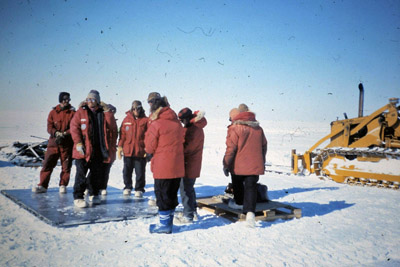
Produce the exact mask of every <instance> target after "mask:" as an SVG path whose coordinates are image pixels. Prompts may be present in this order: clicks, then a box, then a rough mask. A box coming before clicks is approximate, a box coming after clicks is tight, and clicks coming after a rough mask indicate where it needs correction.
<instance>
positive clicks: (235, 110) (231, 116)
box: [229, 108, 240, 121]
mask: <svg viewBox="0 0 400 267" xmlns="http://www.w3.org/2000/svg"><path fill="white" fill-rule="evenodd" d="M239 113H240V111H239V109H238V108H233V109H231V111H229V119H230V120H231V121H234V118H235V117H236V116H237V115H239Z"/></svg>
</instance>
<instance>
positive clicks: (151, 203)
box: [147, 198, 157, 206]
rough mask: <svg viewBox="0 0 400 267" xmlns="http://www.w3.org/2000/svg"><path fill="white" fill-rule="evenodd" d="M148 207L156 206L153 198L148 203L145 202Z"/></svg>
mask: <svg viewBox="0 0 400 267" xmlns="http://www.w3.org/2000/svg"><path fill="white" fill-rule="evenodd" d="M147 204H148V205H149V206H157V202H156V200H155V199H154V198H150V199H149V201H148V202H147Z"/></svg>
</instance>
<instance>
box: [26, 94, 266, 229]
mask: <svg viewBox="0 0 400 267" xmlns="http://www.w3.org/2000/svg"><path fill="white" fill-rule="evenodd" d="M70 101H71V98H70V94H69V93H67V92H61V93H60V94H59V104H58V105H57V106H56V107H54V108H53V109H52V110H51V112H50V113H49V116H48V119H47V131H48V133H49V134H50V137H49V141H48V147H47V151H46V154H45V158H44V160H43V166H42V169H41V171H40V182H39V184H38V185H37V186H35V187H34V188H33V189H32V191H33V192H34V193H45V192H47V189H48V186H49V181H50V176H51V173H52V171H53V169H54V167H55V166H56V165H57V161H58V159H60V161H61V174H60V182H59V192H60V194H65V193H67V186H68V183H69V179H70V171H71V167H72V159H74V160H75V166H76V175H75V184H74V187H73V196H74V205H75V206H76V207H78V208H86V207H88V206H89V205H88V202H89V204H92V205H94V204H101V198H100V197H99V196H100V195H103V196H106V195H107V190H106V189H107V183H108V179H109V173H110V168H111V166H112V164H113V162H114V160H115V159H116V157H118V159H120V160H121V159H122V158H123V162H124V165H123V172H122V173H123V181H124V185H125V186H124V189H123V195H125V196H129V195H131V194H132V190H134V197H135V198H142V197H143V194H144V193H145V186H146V164H147V162H150V164H151V165H150V169H151V171H152V173H153V178H154V194H155V203H156V205H157V207H158V213H159V223H157V224H151V225H150V228H149V231H150V233H171V232H172V226H173V224H188V223H193V221H195V220H197V213H196V209H197V203H196V192H195V188H194V185H195V182H196V178H198V177H200V171H201V163H202V153H203V146H204V131H203V128H204V127H205V126H206V125H207V120H206V118H205V116H204V112H201V111H195V112H193V111H192V110H191V109H190V108H187V107H186V108H183V109H182V110H180V112H179V113H178V114H176V113H175V111H173V110H172V109H171V108H170V105H169V103H168V100H167V98H166V97H165V96H161V95H160V94H159V93H157V92H152V93H150V94H149V96H148V98H147V103H148V105H149V107H150V115H149V117H147V116H146V115H145V109H144V108H143V106H142V103H141V102H140V101H139V100H135V101H133V103H132V106H131V108H130V110H128V111H127V112H126V117H125V118H124V120H123V121H122V123H121V126H120V129H119V131H118V127H117V123H116V119H115V117H114V114H115V113H116V108H115V107H114V106H112V105H110V104H105V103H104V102H103V101H101V100H100V93H99V92H98V91H96V90H91V91H90V92H89V94H88V96H87V98H86V100H85V101H83V102H81V103H80V105H79V109H78V110H77V111H75V109H74V108H73V107H72V106H71V105H70ZM229 119H230V121H231V125H229V126H228V134H227V138H226V152H225V156H224V159H223V171H224V174H225V175H226V176H229V173H230V174H231V177H232V186H233V190H234V199H233V200H231V201H230V202H229V206H230V207H231V208H234V209H240V210H242V212H243V213H245V214H246V222H247V223H248V225H249V226H251V227H254V226H255V209H256V201H257V182H258V179H259V175H262V174H264V165H265V156H266V152H267V140H266V138H265V135H264V132H263V129H262V128H261V127H260V125H259V123H258V122H257V121H256V119H255V114H254V113H253V112H250V111H249V109H248V107H247V106H246V105H245V104H241V105H240V106H239V107H238V108H234V109H232V110H231V111H230V113H229ZM118 136H119V140H118ZM117 141H118V143H117ZM134 170H135V176H136V179H135V184H134V185H133V181H132V175H133V171H134ZM178 191H180V196H181V200H182V205H183V212H182V213H180V216H174V215H175V208H176V207H177V206H178V204H179V202H178ZM85 195H87V200H88V202H87V201H86V200H85ZM149 204H150V202H149ZM174 217H175V218H174Z"/></svg>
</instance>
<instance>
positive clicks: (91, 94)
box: [86, 90, 100, 104]
mask: <svg viewBox="0 0 400 267" xmlns="http://www.w3.org/2000/svg"><path fill="white" fill-rule="evenodd" d="M86 98H93V99H96V102H97V104H100V93H99V92H98V91H97V90H91V91H90V92H89V94H88V96H87V97H86Z"/></svg>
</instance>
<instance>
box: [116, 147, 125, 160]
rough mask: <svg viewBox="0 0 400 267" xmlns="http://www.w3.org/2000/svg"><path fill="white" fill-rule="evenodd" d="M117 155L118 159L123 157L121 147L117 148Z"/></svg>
mask: <svg viewBox="0 0 400 267" xmlns="http://www.w3.org/2000/svg"><path fill="white" fill-rule="evenodd" d="M117 155H118V159H122V156H123V155H124V152H123V151H122V146H119V147H118V148H117Z"/></svg>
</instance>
